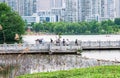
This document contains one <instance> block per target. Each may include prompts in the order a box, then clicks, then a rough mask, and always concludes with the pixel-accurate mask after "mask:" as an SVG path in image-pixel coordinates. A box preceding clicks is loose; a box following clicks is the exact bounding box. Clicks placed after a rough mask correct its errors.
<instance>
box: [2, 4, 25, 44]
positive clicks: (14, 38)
mask: <svg viewBox="0 0 120 78" xmlns="http://www.w3.org/2000/svg"><path fill="white" fill-rule="evenodd" d="M0 25H1V29H0V43H4V42H5V43H11V42H19V41H21V40H22V37H21V35H22V34H24V32H25V29H24V28H25V27H24V26H25V22H24V21H23V19H22V18H21V16H20V15H19V14H18V13H17V12H15V11H13V10H12V9H11V7H9V6H8V5H7V4H5V3H0Z"/></svg>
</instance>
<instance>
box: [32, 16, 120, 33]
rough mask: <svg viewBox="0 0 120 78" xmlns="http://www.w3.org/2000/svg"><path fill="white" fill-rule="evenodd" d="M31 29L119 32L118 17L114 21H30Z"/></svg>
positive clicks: (49, 31) (41, 30)
mask: <svg viewBox="0 0 120 78" xmlns="http://www.w3.org/2000/svg"><path fill="white" fill-rule="evenodd" d="M31 26H32V31H34V32H48V33H55V34H58V33H61V34H72V35H74V34H76V35H77V34H118V33H119V32H120V18H116V19H115V20H114V21H112V20H106V21H102V22H98V21H91V22H85V21H84V22H75V23H71V22H55V23H50V22H43V23H32V24H31Z"/></svg>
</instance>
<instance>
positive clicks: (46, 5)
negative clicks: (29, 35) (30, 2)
mask: <svg viewBox="0 0 120 78" xmlns="http://www.w3.org/2000/svg"><path fill="white" fill-rule="evenodd" d="M37 4H38V5H37V8H38V11H40V10H49V9H50V0H38V2H37Z"/></svg>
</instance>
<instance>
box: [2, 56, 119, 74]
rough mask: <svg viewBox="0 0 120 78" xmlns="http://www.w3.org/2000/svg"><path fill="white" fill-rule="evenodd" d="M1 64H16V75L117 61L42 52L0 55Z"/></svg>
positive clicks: (111, 63) (109, 63)
mask: <svg viewBox="0 0 120 78" xmlns="http://www.w3.org/2000/svg"><path fill="white" fill-rule="evenodd" d="M0 64H4V65H14V66H15V65H16V66H18V67H16V68H15V69H14V71H15V73H14V74H15V75H23V74H27V73H35V72H49V71H56V70H68V69H72V68H83V67H91V66H100V65H114V64H119V63H117V62H110V61H105V60H95V59H88V58H85V57H82V56H81V55H41V54H24V55H23V54H21V55H20V54H12V55H0Z"/></svg>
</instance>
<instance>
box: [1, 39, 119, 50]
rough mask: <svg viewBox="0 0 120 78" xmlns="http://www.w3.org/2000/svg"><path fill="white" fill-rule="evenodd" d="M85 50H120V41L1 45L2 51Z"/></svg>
mask: <svg viewBox="0 0 120 78" xmlns="http://www.w3.org/2000/svg"><path fill="white" fill-rule="evenodd" d="M84 48H120V41H79V42H78V45H76V44H75V43H74V42H72V41H71V42H69V44H65V45H63V44H62V43H59V44H54V43H49V42H45V43H42V44H38V43H37V44H25V43H23V44H17V43H15V44H0V52H1V51H21V50H22V51H23V50H26V49H29V50H30V51H52V50H62V51H63V50H64V51H65V50H71V51H72V50H78V49H84Z"/></svg>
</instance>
